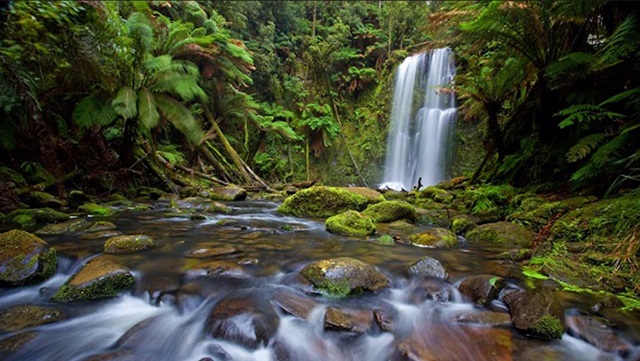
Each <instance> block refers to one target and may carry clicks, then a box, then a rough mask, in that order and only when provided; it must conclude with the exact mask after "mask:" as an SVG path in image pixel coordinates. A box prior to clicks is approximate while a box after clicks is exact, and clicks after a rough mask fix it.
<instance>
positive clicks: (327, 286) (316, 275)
mask: <svg viewBox="0 0 640 361" xmlns="http://www.w3.org/2000/svg"><path fill="white" fill-rule="evenodd" d="M301 274H302V276H303V277H304V278H305V279H307V280H308V281H309V282H311V283H312V284H313V285H314V286H315V287H316V288H317V289H319V290H320V291H322V292H324V293H326V294H329V295H331V296H335V297H345V296H348V295H353V294H358V293H361V292H364V291H371V292H375V291H378V290H380V289H382V288H385V287H387V286H389V279H387V277H386V276H385V275H384V274H382V273H381V272H380V271H378V270H377V269H376V268H375V267H373V266H372V265H370V264H368V263H365V262H362V261H360V260H358V259H355V258H350V257H339V258H332V259H324V260H320V261H316V262H313V263H311V264H309V265H307V266H306V267H305V268H303V269H302V271H301Z"/></svg>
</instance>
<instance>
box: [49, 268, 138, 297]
mask: <svg viewBox="0 0 640 361" xmlns="http://www.w3.org/2000/svg"><path fill="white" fill-rule="evenodd" d="M134 284H135V278H134V277H133V276H132V275H131V273H129V272H123V273H119V274H115V275H110V276H109V277H104V278H100V279H98V280H96V281H94V282H91V283H89V284H88V285H86V286H84V287H72V286H69V285H67V284H65V285H63V286H62V287H60V289H59V290H58V291H57V292H56V293H55V294H54V295H53V297H52V298H51V300H52V301H54V302H60V303H67V302H74V301H88V300H96V299H101V298H111V297H115V296H117V295H118V293H120V292H122V291H126V290H129V289H131V287H133V285H134Z"/></svg>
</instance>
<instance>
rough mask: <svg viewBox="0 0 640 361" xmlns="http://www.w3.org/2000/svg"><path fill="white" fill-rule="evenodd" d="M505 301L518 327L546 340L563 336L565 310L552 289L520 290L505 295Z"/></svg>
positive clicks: (528, 333) (524, 331)
mask: <svg viewBox="0 0 640 361" xmlns="http://www.w3.org/2000/svg"><path fill="white" fill-rule="evenodd" d="M504 302H505V303H506V304H507V307H509V311H510V312H511V320H512V321H513V324H514V326H515V328H516V329H518V330H520V331H521V332H523V333H525V334H527V335H531V336H534V337H537V338H542V339H545V340H553V339H560V338H562V335H563V334H564V326H563V310H562V307H561V305H560V302H559V301H558V299H557V298H556V296H555V295H554V293H553V291H552V290H550V289H548V288H545V287H538V288H536V289H534V290H531V291H529V290H519V291H515V292H512V293H509V294H507V295H506V296H504Z"/></svg>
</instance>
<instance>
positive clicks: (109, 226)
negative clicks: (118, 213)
mask: <svg viewBox="0 0 640 361" xmlns="http://www.w3.org/2000/svg"><path fill="white" fill-rule="evenodd" d="M117 228H118V227H116V225H115V224H113V223H111V222H109V221H96V222H93V223H92V224H91V226H89V228H87V229H85V230H84V231H85V232H86V233H92V232H102V231H111V230H114V229H117Z"/></svg>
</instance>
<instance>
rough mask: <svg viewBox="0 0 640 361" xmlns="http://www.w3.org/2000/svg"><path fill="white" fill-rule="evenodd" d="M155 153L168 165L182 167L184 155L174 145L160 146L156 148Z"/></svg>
mask: <svg viewBox="0 0 640 361" xmlns="http://www.w3.org/2000/svg"><path fill="white" fill-rule="evenodd" d="M157 153H158V154H159V155H160V156H161V157H162V158H164V159H166V160H167V161H168V162H169V163H171V164H173V165H182V164H184V161H185V158H184V154H182V153H181V152H180V151H179V150H178V149H177V146H176V145H175V144H169V145H165V144H161V145H159V146H158V150H157Z"/></svg>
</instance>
